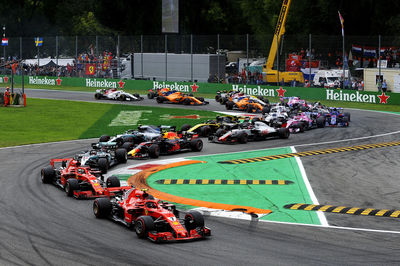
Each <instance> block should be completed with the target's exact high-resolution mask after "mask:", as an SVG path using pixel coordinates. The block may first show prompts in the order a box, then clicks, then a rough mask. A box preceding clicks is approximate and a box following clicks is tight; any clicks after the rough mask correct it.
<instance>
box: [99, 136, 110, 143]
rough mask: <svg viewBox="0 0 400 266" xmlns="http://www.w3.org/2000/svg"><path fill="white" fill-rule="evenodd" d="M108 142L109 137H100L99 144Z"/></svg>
mask: <svg viewBox="0 0 400 266" xmlns="http://www.w3.org/2000/svg"><path fill="white" fill-rule="evenodd" d="M109 140H110V136H107V135H103V136H101V137H100V139H99V142H107V141H109Z"/></svg>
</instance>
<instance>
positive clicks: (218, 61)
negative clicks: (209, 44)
mask: <svg viewBox="0 0 400 266" xmlns="http://www.w3.org/2000/svg"><path fill="white" fill-rule="evenodd" d="M216 54H217V68H218V70H217V73H218V80H217V83H219V79H220V78H219V34H217V52H216Z"/></svg>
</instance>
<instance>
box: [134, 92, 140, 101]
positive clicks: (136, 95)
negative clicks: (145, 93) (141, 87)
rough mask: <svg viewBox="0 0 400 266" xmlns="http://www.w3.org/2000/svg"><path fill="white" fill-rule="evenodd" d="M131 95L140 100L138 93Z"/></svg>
mask: <svg viewBox="0 0 400 266" xmlns="http://www.w3.org/2000/svg"><path fill="white" fill-rule="evenodd" d="M133 96H135V97H136V98H138V100H140V98H141V97H140V95H139V93H135V94H133Z"/></svg>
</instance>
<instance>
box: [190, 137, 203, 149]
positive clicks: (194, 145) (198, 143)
mask: <svg viewBox="0 0 400 266" xmlns="http://www.w3.org/2000/svg"><path fill="white" fill-rule="evenodd" d="M190 148H191V149H192V151H201V150H202V149H203V141H202V140H201V139H192V140H191V141H190Z"/></svg>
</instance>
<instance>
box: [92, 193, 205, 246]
mask: <svg viewBox="0 0 400 266" xmlns="http://www.w3.org/2000/svg"><path fill="white" fill-rule="evenodd" d="M93 213H94V215H95V216H96V218H109V219H111V220H113V221H115V222H118V223H122V224H123V225H125V226H127V227H129V228H133V229H134V230H135V232H136V235H137V236H138V237H139V238H148V239H150V240H152V241H154V242H158V243H159V242H168V241H184V240H195V239H204V238H206V237H208V236H210V235H211V230H210V229H209V228H207V227H205V226H204V217H203V215H202V214H201V213H200V212H197V211H193V210H192V211H189V212H188V213H187V214H186V215H185V218H184V219H179V212H178V211H177V210H176V207H175V205H172V204H169V203H167V202H163V201H161V200H159V199H155V198H154V197H153V196H151V195H149V194H148V193H147V192H146V191H145V190H138V189H135V188H131V189H129V190H126V191H124V192H123V193H121V194H120V195H116V196H113V197H109V198H98V199H96V200H95V201H94V203H93Z"/></svg>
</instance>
